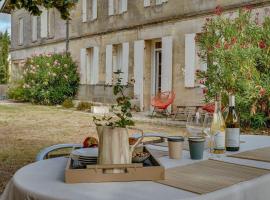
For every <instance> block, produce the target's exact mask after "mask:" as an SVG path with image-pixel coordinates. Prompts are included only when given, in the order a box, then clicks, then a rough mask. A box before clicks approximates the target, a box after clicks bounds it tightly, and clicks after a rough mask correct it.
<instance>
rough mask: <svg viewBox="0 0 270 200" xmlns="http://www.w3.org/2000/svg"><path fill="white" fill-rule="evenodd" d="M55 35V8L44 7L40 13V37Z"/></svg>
mask: <svg viewBox="0 0 270 200" xmlns="http://www.w3.org/2000/svg"><path fill="white" fill-rule="evenodd" d="M53 35H54V10H53V9H51V10H47V9H45V8H43V9H42V14H41V15H40V37H41V38H48V37H53Z"/></svg>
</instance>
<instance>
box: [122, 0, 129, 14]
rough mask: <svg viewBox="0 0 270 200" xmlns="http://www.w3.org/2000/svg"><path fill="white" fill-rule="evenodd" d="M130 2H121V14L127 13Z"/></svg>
mask: <svg viewBox="0 0 270 200" xmlns="http://www.w3.org/2000/svg"><path fill="white" fill-rule="evenodd" d="M127 7H128V0H122V1H121V13H124V12H127Z"/></svg>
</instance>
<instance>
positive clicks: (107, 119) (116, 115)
mask: <svg viewBox="0 0 270 200" xmlns="http://www.w3.org/2000/svg"><path fill="white" fill-rule="evenodd" d="M122 73H123V72H121V71H120V70H118V71H116V72H114V75H115V76H116V83H115V84H114V85H106V86H105V87H112V88H113V94H114V96H115V97H116V103H117V104H116V105H112V106H111V109H112V110H113V116H110V115H107V116H105V115H104V116H103V117H102V118H98V117H96V116H94V118H93V121H94V123H95V124H96V126H111V127H119V128H126V127H128V126H134V125H135V123H134V121H133V120H132V119H131V118H132V114H131V102H130V97H128V96H127V95H126V94H125V90H126V89H128V88H129V87H130V86H132V85H133V84H134V80H131V83H127V84H126V85H123V84H122V78H121V74H122Z"/></svg>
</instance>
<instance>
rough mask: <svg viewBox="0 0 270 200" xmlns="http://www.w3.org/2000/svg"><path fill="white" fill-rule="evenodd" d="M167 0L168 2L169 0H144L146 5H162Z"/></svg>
mask: <svg viewBox="0 0 270 200" xmlns="http://www.w3.org/2000/svg"><path fill="white" fill-rule="evenodd" d="M166 2H168V0H144V7H149V6H155V5H162V4H163V3H166Z"/></svg>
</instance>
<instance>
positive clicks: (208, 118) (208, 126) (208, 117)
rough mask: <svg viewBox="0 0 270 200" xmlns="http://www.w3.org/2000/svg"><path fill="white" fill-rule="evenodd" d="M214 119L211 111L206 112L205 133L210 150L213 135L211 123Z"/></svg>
mask: <svg viewBox="0 0 270 200" xmlns="http://www.w3.org/2000/svg"><path fill="white" fill-rule="evenodd" d="M212 121H213V115H212V114H211V113H205V114H204V120H203V133H204V135H205V137H206V141H207V147H209V151H210V152H211V149H212V135H211V125H212Z"/></svg>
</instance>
